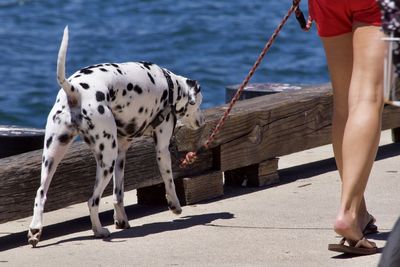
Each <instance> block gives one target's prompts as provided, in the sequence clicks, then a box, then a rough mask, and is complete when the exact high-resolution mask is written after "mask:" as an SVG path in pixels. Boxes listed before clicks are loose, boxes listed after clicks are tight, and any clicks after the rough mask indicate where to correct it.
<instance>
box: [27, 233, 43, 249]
mask: <svg viewBox="0 0 400 267" xmlns="http://www.w3.org/2000/svg"><path fill="white" fill-rule="evenodd" d="M41 235H42V229H29V230H28V243H29V244H30V245H31V246H32V247H33V248H35V247H36V245H37V243H39V240H40V236H41Z"/></svg>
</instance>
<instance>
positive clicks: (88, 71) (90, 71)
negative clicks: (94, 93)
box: [80, 68, 93, 74]
mask: <svg viewBox="0 0 400 267" xmlns="http://www.w3.org/2000/svg"><path fill="white" fill-rule="evenodd" d="M80 73H83V74H90V73H93V71H92V70H90V69H88V68H86V69H81V71H80Z"/></svg>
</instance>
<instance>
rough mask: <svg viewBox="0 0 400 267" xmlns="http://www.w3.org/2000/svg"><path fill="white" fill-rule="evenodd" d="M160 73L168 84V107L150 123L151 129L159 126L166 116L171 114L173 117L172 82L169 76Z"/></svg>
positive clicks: (165, 73) (164, 71)
mask: <svg viewBox="0 0 400 267" xmlns="http://www.w3.org/2000/svg"><path fill="white" fill-rule="evenodd" d="M161 69H162V72H163V74H164V76H165V79H166V80H167V83H168V102H169V105H168V106H166V107H165V108H164V109H163V110H162V111H160V113H158V114H157V116H156V117H155V119H154V120H153V121H152V122H151V123H150V125H151V127H153V129H155V128H157V126H158V125H160V124H161V123H162V122H163V121H164V120H165V118H166V117H167V115H168V114H170V113H173V114H174V115H175V107H174V83H173V82H172V79H171V75H169V73H168V72H167V71H166V70H165V69H163V68H161Z"/></svg>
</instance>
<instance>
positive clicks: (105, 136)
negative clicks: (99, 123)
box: [103, 131, 111, 139]
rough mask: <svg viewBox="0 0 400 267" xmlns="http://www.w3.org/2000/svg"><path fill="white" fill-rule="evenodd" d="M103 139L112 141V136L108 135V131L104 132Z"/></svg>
mask: <svg viewBox="0 0 400 267" xmlns="http://www.w3.org/2000/svg"><path fill="white" fill-rule="evenodd" d="M103 137H104V138H107V139H110V138H111V134H109V133H107V132H106V131H103Z"/></svg>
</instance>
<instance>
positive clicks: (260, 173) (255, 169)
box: [224, 158, 279, 186]
mask: <svg viewBox="0 0 400 267" xmlns="http://www.w3.org/2000/svg"><path fill="white" fill-rule="evenodd" d="M224 175H225V185H228V186H266V185H271V184H273V183H276V182H278V181H279V175H278V158H273V159H270V160H266V161H263V162H261V163H259V164H253V165H250V166H246V167H242V168H238V169H234V170H228V171H225V173H224Z"/></svg>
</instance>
